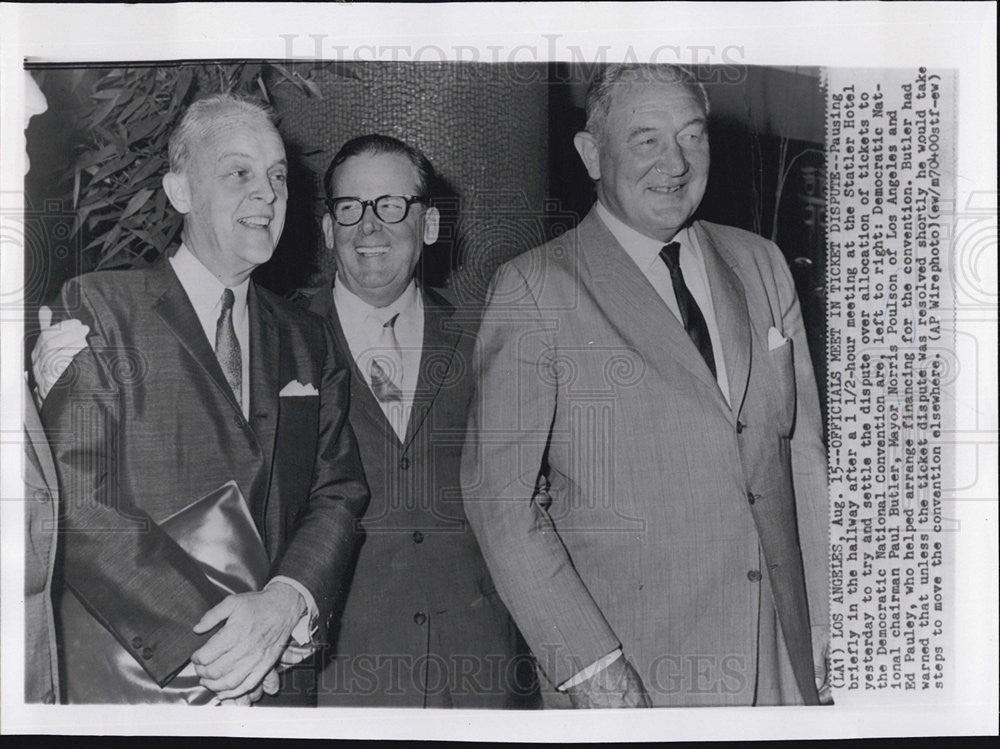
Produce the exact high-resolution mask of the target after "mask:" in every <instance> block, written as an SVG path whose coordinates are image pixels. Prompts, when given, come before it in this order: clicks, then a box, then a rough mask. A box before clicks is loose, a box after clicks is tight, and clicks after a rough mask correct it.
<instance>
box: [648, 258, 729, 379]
mask: <svg viewBox="0 0 1000 749" xmlns="http://www.w3.org/2000/svg"><path fill="white" fill-rule="evenodd" d="M660 259H661V260H663V262H664V263H666V264H667V268H669V269H670V280H671V282H672V283H673V285H674V296H675V297H677V306H678V307H679V308H680V311H681V321H682V322H683V323H684V330H686V331H687V334H688V337H689V338H690V339H691V340H692V341H693V342H694V345H695V346H696V347H697V349H698V351H699V352H701V356H702V358H703V359H704V360H705V363H706V364H707V365H708V368H709V369H710V370H712V376H713V377H715V376H716V374H715V354H714V353H713V351H712V339H711V337H710V336H709V335H708V324H707V323H706V322H705V316H704V315H702V314H701V309H699V307H698V303H697V302H696V301H695V300H694V297H693V296H691V292H690V291H689V290H688V287H687V284H686V283H684V274H683V273H681V245H680V243H679V242H671V243H670V244H668V245H664V246H663V249H661V250H660Z"/></svg>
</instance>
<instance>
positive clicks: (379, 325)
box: [368, 310, 399, 332]
mask: <svg viewBox="0 0 1000 749" xmlns="http://www.w3.org/2000/svg"><path fill="white" fill-rule="evenodd" d="M398 317H399V313H398V312H396V313H395V314H393V315H391V316H389V317H386V316H385V313H384V312H382V311H381V310H376V311H374V312H370V313H369V314H368V324H369V325H371V326H372V328H376V329H378V330H379V332H381V331H382V329H383V328H385V329H387V330H395V328H396V318H398Z"/></svg>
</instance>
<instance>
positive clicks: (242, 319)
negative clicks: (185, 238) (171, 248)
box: [170, 244, 250, 418]
mask: <svg viewBox="0 0 1000 749" xmlns="http://www.w3.org/2000/svg"><path fill="white" fill-rule="evenodd" d="M170 264H171V265H172V266H173V269H174V273H176V274H177V280H178V281H180V282H181V286H183V287H184V293H185V294H187V296H188V300H190V302H191V306H192V307H194V312H195V314H196V315H198V322H200V323H201V329H202V330H204V331H205V337H206V338H208V345H209V346H210V347H211V349H212V350H213V351H215V330H216V328H217V327H218V324H219V314H220V313H221V312H222V292H223V291H225V289H226V286H225V284H223V283H222V281H220V280H219V279H218V278H216V277H215V275H214V274H213V273H212V271H210V270H209V269H208V268H206V267H205V266H204V265H202V264H201V261H200V260H199V259H198V258H197V257H195V256H194V254H192V252H191V250H189V249H188V248H187V247H185V246H184V245H183V244H182V245H181V246H180V247H179V248H178V250H177V252H175V253H174V255H173V257H171V258H170ZM231 288H232V290H233V296H234V297H235V300H234V302H233V327H234V328H235V329H236V340H237V341H238V342H239V344H240V369H241V370H242V372H241V374H242V379H243V384H242V385H241V390H242V391H243V394H242V403H240V408H241V409H242V411H243V417H244V418H247V417H248V416H249V414H250V316H249V314H248V313H247V292H248V290H249V289H250V279H249V278H247V280H246V281H244V282H243V283H241V284H240V285H239V286H232V287H231Z"/></svg>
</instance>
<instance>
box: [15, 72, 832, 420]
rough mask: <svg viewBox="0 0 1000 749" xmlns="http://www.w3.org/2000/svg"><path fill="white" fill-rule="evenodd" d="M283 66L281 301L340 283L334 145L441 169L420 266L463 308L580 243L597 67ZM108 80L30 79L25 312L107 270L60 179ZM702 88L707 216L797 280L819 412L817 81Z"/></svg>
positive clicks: (742, 78) (713, 79) (81, 76)
mask: <svg viewBox="0 0 1000 749" xmlns="http://www.w3.org/2000/svg"><path fill="white" fill-rule="evenodd" d="M177 65H184V63H177ZM155 67H158V68H163V67H168V66H165V65H162V64H157V65H156V66H155ZM284 67H285V69H287V70H288V71H290V72H291V73H292V74H293V75H295V76H301V77H302V78H305V79H308V80H309V81H310V83H311V84H312V85H311V86H310V90H305V89H302V88H296V87H290V86H285V87H279V88H276V89H274V90H273V91H272V103H273V105H274V107H275V109H276V111H277V112H278V114H279V117H280V123H279V130H280V131H281V134H282V136H283V137H284V139H285V142H286V145H287V148H288V152H289V158H290V161H291V163H292V170H291V174H290V179H291V182H290V193H291V198H290V200H289V211H288V218H287V221H286V225H285V232H284V234H283V236H282V240H281V243H280V244H279V247H278V250H277V251H276V253H275V256H274V258H273V259H272V261H271V262H270V263H268V264H267V265H265V266H263V267H262V268H260V269H259V270H258V271H257V274H256V277H257V280H258V281H260V282H261V283H262V284H264V285H265V286H268V287H270V288H272V289H273V290H275V291H278V292H279V293H286V292H288V291H290V290H292V289H294V288H296V287H299V286H303V285H306V284H312V283H317V282H319V281H320V280H322V279H324V278H329V277H330V276H332V273H333V270H334V265H333V260H332V258H331V257H330V255H329V253H327V252H326V251H325V248H324V246H323V242H322V236H321V234H320V231H319V219H320V217H321V216H322V211H323V207H322V183H321V178H322V174H323V172H324V171H325V168H326V165H327V163H328V162H329V160H330V158H331V157H332V156H333V154H334V152H335V151H336V150H337V148H338V147H339V146H340V144H342V143H343V142H344V141H346V140H347V139H349V138H352V137H354V136H357V135H361V134H364V133H370V132H380V133H384V134H387V135H393V136H395V137H398V138H401V139H403V140H406V141H408V142H410V143H412V144H414V145H416V146H417V147H419V148H420V149H422V150H423V151H424V152H425V153H426V154H427V156H428V157H429V158H430V160H431V161H432V163H434V165H435V166H436V168H437V170H438V172H439V175H440V177H441V180H440V184H439V185H438V189H437V190H436V192H437V195H436V200H437V203H438V205H439V208H440V209H441V210H442V214H443V217H444V222H443V227H442V236H441V239H440V240H439V241H438V243H436V244H435V245H433V246H432V247H430V248H427V250H426V251H425V255H424V261H423V263H422V267H421V274H422V275H423V277H424V280H425V281H426V282H427V283H429V284H431V285H436V286H448V287H450V288H451V289H452V291H453V292H454V293H455V295H456V296H458V297H459V299H460V300H461V301H463V302H464V303H466V304H469V305H475V304H477V303H478V302H480V301H481V300H482V297H483V295H484V293H485V290H486V286H487V284H488V281H489V278H490V276H491V275H492V273H493V271H494V270H495V269H496V267H497V266H498V265H499V264H500V263H502V262H504V261H506V260H507V259H509V258H511V257H513V256H514V255H517V254H519V253H521V252H523V251H525V250H527V249H529V248H531V247H533V246H535V245H538V244H541V243H542V242H544V241H546V240H548V239H550V238H552V237H553V236H555V235H557V234H559V233H561V232H563V231H565V230H567V229H569V228H571V227H572V226H574V225H575V224H576V222H577V221H578V220H579V219H580V218H581V217H582V216H583V215H585V214H586V212H587V211H588V210H589V209H590V206H591V204H592V203H593V200H594V190H593V187H592V184H591V183H590V181H589V179H588V177H587V174H586V172H585V170H584V168H583V165H582V163H581V162H580V159H579V157H578V156H577V154H576V151H575V150H574V148H573V144H572V139H573V134H574V133H575V132H576V131H577V130H579V129H581V128H582V126H583V123H584V114H583V100H584V96H585V93H586V87H587V83H588V82H589V80H590V77H591V76H592V74H593V72H594V66H592V65H586V64H569V63H548V64H521V65H488V64H472V63H468V64H462V63H321V62H309V63H296V64H290V65H286V66H284ZM113 70H115V68H113V67H110V66H104V67H95V66H86V67H81V66H77V67H69V66H59V67H54V66H36V67H34V68H33V71H34V75H35V77H36V80H38V81H39V84H40V86H41V88H42V90H43V92H44V93H45V95H46V97H47V99H48V102H49V109H48V111H47V112H45V113H44V114H42V115H39V116H37V117H35V118H34V119H33V120H32V121H31V124H30V126H29V128H28V131H27V141H28V153H29V156H30V159H31V171H30V172H29V173H28V175H27V176H26V178H25V193H26V224H25V246H26V254H25V273H26V279H25V282H26V296H25V299H26V304H27V306H28V309H29V311H30V310H31V309H33V308H36V307H37V306H38V305H39V304H41V303H46V302H51V301H52V300H53V298H54V296H55V294H56V293H57V292H58V289H59V287H60V285H61V284H62V282H63V281H65V280H66V279H67V278H69V277H71V276H73V275H76V274H78V273H81V272H86V271H89V270H93V269H94V268H95V267H96V265H97V262H98V255H97V252H96V251H94V250H88V251H84V250H83V249H82V248H84V247H86V246H87V244H88V237H87V236H86V231H83V232H80V233H76V234H73V232H72V231H71V228H72V225H73V219H74V211H73V200H72V195H73V192H72V190H73V187H72V180H71V178H68V177H67V174H68V173H69V172H71V169H70V168H69V167H71V166H72V164H73V162H74V160H75V158H76V157H77V156H78V154H79V153H80V149H81V143H83V142H85V141H86V138H87V132H86V128H85V126H84V125H83V124H82V122H81V115H80V113H81V111H82V107H83V105H84V104H85V103H86V102H87V98H88V97H89V95H90V93H91V91H92V90H93V87H94V86H95V84H98V83H100V81H101V79H102V77H104V76H107V75H108V74H109V73H110V72H112V71H113ZM696 73H697V75H698V77H699V78H700V79H701V80H702V81H703V82H704V84H705V86H706V88H707V89H708V92H709V96H710V98H711V102H712V111H711V113H710V140H711V148H712V168H711V173H710V177H709V184H708V190H707V192H706V195H705V198H704V200H703V202H702V205H701V207H700V208H699V211H698V216H699V217H700V218H704V219H707V220H709V221H716V222H719V223H724V224H729V225H733V226H738V227H740V228H743V229H747V230H750V231H754V232H756V233H758V234H761V235H763V236H765V237H768V238H770V239H773V240H774V241H776V242H777V243H778V245H779V246H780V247H781V249H782V251H783V252H784V254H785V256H786V258H787V259H788V261H789V264H790V266H791V268H792V271H793V275H794V276H795V279H796V285H797V287H798V291H799V296H800V299H801V301H802V306H803V313H804V316H805V321H806V328H807V334H808V336H809V340H810V349H811V353H812V357H813V361H814V363H815V365H816V371H817V376H818V379H819V384H820V395H821V398H824V402H825V397H824V396H825V373H826V369H825V319H826V317H825V301H824V295H823V270H824V262H825V255H824V212H823V205H824V200H823V198H824V195H823V187H824V181H825V176H824V168H823V167H824V159H823V139H824V138H823V136H824V122H825V120H824V110H823V96H822V91H821V89H820V78H819V71H818V69H813V68H780V67H747V66H737V65H729V66H717V67H704V68H699V69H698V70H697V71H696ZM199 93H203V92H198V91H192V95H197V94H199ZM779 195H780V197H779ZM31 317H33V316H32V315H31V314H29V319H30V318H31ZM27 327H28V328H30V327H32V326H31V325H28V326H27Z"/></svg>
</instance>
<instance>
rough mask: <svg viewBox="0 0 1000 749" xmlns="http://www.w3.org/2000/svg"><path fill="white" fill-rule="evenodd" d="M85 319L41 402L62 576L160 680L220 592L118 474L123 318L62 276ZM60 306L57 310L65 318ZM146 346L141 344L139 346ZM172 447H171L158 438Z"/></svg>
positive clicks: (123, 427) (125, 379)
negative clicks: (71, 353) (74, 350)
mask: <svg viewBox="0 0 1000 749" xmlns="http://www.w3.org/2000/svg"><path fill="white" fill-rule="evenodd" d="M68 299H72V300H73V302H74V303H73V312H72V316H73V317H76V318H78V319H80V320H81V321H82V322H83V323H84V324H86V325H88V326H89V327H90V331H91V332H90V335H89V336H88V338H87V342H88V344H89V345H88V347H87V348H86V349H84V350H83V351H81V352H80V353H79V354H77V355H76V357H75V358H74V359H73V361H72V363H71V364H70V365H69V367H68V368H67V369H66V371H65V372H64V373H63V375H62V377H61V378H60V379H59V381H58V382H57V383H56V384H55V386H53V388H52V390H51V391H50V392H49V394H48V396H47V397H46V399H45V402H44V404H43V407H42V420H43V423H44V425H45V430H46V434H47V436H48V440H49V443H50V445H51V447H52V453H53V457H54V459H55V462H56V470H57V473H58V477H59V496H60V503H61V508H60V509H61V517H60V539H61V543H62V544H63V548H64V550H65V560H64V569H65V580H66V585H67V586H68V587H69V588H70V589H71V590H72V591H73V593H75V594H76V596H77V598H78V599H79V600H80V602H81V603H82V604H83V606H84V607H85V608H86V609H87V610H88V611H89V612H90V613H91V614H92V615H93V616H94V617H95V618H96V619H97V620H98V621H100V622H101V623H102V624H103V626H104V627H106V628H107V629H108V630H109V631H110V632H111V633H112V634H113V635H114V637H115V638H116V639H117V640H118V642H119V643H121V645H122V646H123V647H124V648H125V649H126V650H128V651H129V652H130V653H131V654H132V656H133V657H134V658H135V659H136V661H137V662H138V663H139V665H141V666H142V668H143V669H145V671H146V672H147V673H148V674H149V675H150V677H151V678H153V679H154V680H155V681H156V683H157V684H159V685H160V686H164V685H165V684H167V683H168V682H169V681H170V680H171V679H172V678H173V676H174V675H176V673H177V672H178V671H180V670H181V668H183V666H184V665H185V663H187V661H188V659H189V658H190V656H191V653H193V652H194V651H195V650H197V649H198V648H199V647H200V646H201V644H202V643H204V642H205V641H206V640H207V639H208V637H209V636H211V634H213V632H209V633H207V634H205V635H201V636H199V635H195V634H194V633H193V632H192V631H191V628H192V627H193V626H194V624H195V623H196V622H197V621H198V620H199V619H200V618H201V616H202V615H203V614H204V613H205V612H206V611H207V610H208V609H209V608H211V607H212V606H214V605H215V604H216V603H218V602H219V601H220V600H221V599H222V595H221V594H220V593H219V592H218V591H217V590H216V589H215V587H214V586H213V585H212V584H211V582H210V581H209V580H208V579H207V578H206V577H205V575H204V573H203V572H202V571H201V569H200V568H199V567H198V565H197V563H196V562H195V561H194V560H193V559H192V558H191V557H190V556H189V555H188V554H187V553H186V552H185V551H184V550H183V549H181V548H180V547H179V546H178V545H177V544H176V543H175V542H174V541H173V540H172V539H171V538H170V537H169V536H168V535H167V534H166V533H165V532H164V531H163V530H162V529H161V528H160V527H159V526H158V525H157V524H156V523H154V522H153V520H152V519H151V518H150V517H149V515H148V514H147V513H145V512H144V511H142V510H141V509H139V505H140V504H141V503H140V502H137V499H138V498H136V497H133V496H129V495H128V494H126V493H125V491H124V490H123V489H122V487H121V485H120V482H119V481H118V474H117V470H118V466H117V460H116V451H117V449H119V447H120V446H121V445H122V444H124V443H125V442H126V441H127V438H128V428H129V425H128V424H127V423H125V422H124V420H123V417H122V413H121V396H122V392H123V391H124V390H125V389H126V388H130V387H142V383H141V382H135V381H134V378H131V377H130V371H129V368H128V367H127V366H125V365H126V364H127V362H128V361H129V358H128V357H129V356H134V355H136V352H129V351H127V350H126V349H125V348H124V347H123V346H122V345H121V344H120V343H118V342H117V340H116V338H117V337H116V336H115V335H114V329H115V326H116V325H118V324H119V323H120V322H121V323H124V321H117V320H115V319H114V315H113V314H112V313H111V312H110V311H109V310H108V309H107V307H106V305H104V304H103V303H102V299H101V296H100V294H99V293H96V291H95V290H94V289H93V288H88V284H87V283H86V279H84V280H82V281H80V280H74V281H70V282H68V283H67V284H66V285H65V286H64V287H63V292H62V296H61V299H60V302H61V304H62V307H63V309H64V310H65V309H66V308H67V300H68ZM65 316H66V315H65V313H63V317H65ZM141 354H142V352H138V355H141ZM164 449H169V446H164Z"/></svg>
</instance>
